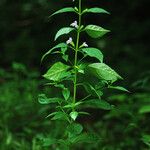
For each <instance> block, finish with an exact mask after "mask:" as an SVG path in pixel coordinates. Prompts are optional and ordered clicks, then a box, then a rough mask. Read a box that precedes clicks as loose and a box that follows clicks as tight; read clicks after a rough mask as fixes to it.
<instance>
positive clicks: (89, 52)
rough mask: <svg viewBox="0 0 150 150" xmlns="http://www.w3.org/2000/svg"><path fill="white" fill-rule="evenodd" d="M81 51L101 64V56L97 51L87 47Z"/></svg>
mask: <svg viewBox="0 0 150 150" xmlns="http://www.w3.org/2000/svg"><path fill="white" fill-rule="evenodd" d="M82 51H83V52H84V53H86V54H87V55H88V56H90V57H94V58H97V59H98V60H99V61H100V62H103V54H102V52H101V51H100V50H99V49H97V48H92V47H89V48H82Z"/></svg>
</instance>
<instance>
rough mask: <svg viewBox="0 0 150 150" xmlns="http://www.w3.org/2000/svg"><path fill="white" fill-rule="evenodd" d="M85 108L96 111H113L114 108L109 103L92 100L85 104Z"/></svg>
mask: <svg viewBox="0 0 150 150" xmlns="http://www.w3.org/2000/svg"><path fill="white" fill-rule="evenodd" d="M84 107H88V108H95V109H104V110H111V109H112V108H113V106H112V105H110V104H109V103H108V102H106V101H104V100H100V99H91V100H87V101H85V103H84Z"/></svg>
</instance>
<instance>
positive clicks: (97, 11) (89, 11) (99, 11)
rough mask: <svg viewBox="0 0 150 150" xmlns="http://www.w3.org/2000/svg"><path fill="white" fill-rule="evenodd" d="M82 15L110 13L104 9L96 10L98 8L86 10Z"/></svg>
mask: <svg viewBox="0 0 150 150" xmlns="http://www.w3.org/2000/svg"><path fill="white" fill-rule="evenodd" d="M84 13H105V14H110V13H109V12H108V11H106V10H105V9H103V8H98V7H94V8H89V9H86V10H85V11H84Z"/></svg>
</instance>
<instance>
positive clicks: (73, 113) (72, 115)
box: [70, 111, 78, 121]
mask: <svg viewBox="0 0 150 150" xmlns="http://www.w3.org/2000/svg"><path fill="white" fill-rule="evenodd" d="M70 117H71V118H72V119H73V120H74V121H75V120H76V119H77V117H78V112H77V111H73V112H71V113H70Z"/></svg>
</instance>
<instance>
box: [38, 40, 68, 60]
mask: <svg viewBox="0 0 150 150" xmlns="http://www.w3.org/2000/svg"><path fill="white" fill-rule="evenodd" d="M58 48H61V49H65V50H66V49H67V44H66V43H59V44H58V45H56V46H54V47H53V48H51V49H50V50H49V51H48V52H46V53H45V54H44V55H43V56H42V59H41V62H42V61H43V59H44V58H45V56H47V55H49V54H50V53H51V52H52V51H53V50H55V49H58Z"/></svg>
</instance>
